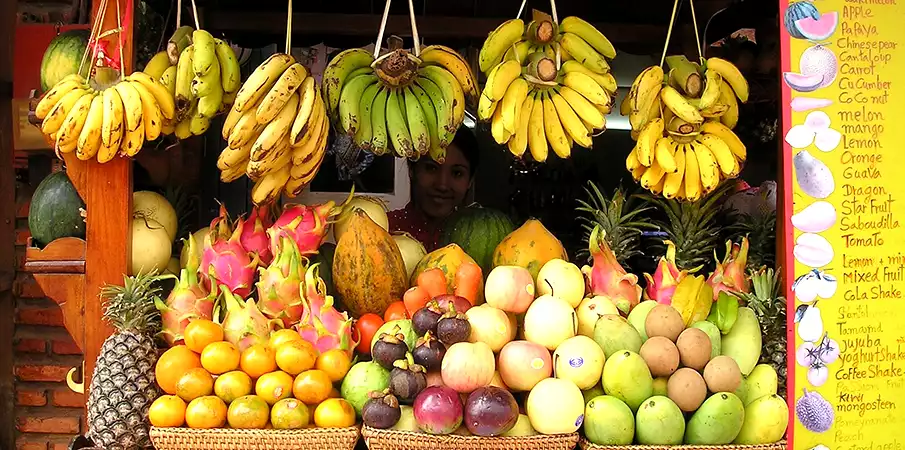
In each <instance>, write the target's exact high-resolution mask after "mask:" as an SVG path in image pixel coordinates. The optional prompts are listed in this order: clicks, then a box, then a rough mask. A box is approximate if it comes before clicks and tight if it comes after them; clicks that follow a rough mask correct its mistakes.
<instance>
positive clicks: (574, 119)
mask: <svg viewBox="0 0 905 450" xmlns="http://www.w3.org/2000/svg"><path fill="white" fill-rule="evenodd" d="M550 99H551V101H552V102H553V106H554V107H555V109H556V115H557V116H559V117H558V119H557V120H559V122H560V123H561V124H562V127H563V129H565V130H566V132H567V133H568V134H569V136H570V137H571V138H572V139H573V140H574V141H575V143H576V144H578V145H580V146H582V147H584V148H591V146H592V145H593V144H594V140H593V139H592V138H591V133H590V130H588V129H587V127H585V125H584V123H582V121H581V118H579V117H578V114H575V111H574V110H573V109H572V107H571V106H569V103H568V102H567V101H566V100H565V99H564V98H563V97H562V95H560V94H559V93H558V92H556V91H551V92H550ZM546 115H547V111H546V110H544V116H545V117H546ZM570 147H571V146H570ZM553 149H554V150H556V147H555V146H554V147H553ZM569 153H571V150H570V152H569ZM557 154H558V155H560V157H561V158H567V157H568V155H567V156H565V157H564V156H562V155H561V154H560V153H559V152H557Z"/></svg>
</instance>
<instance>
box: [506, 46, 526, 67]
mask: <svg viewBox="0 0 905 450" xmlns="http://www.w3.org/2000/svg"><path fill="white" fill-rule="evenodd" d="M530 49H531V41H519V42H516V43H515V44H513V45H512V46H510V47H509V50H506V54H505V55H504V56H503V59H504V60H506V61H508V60H511V59H514V60H516V61H518V62H519V64H522V63H524V62H525V61H526V60H527V59H528V55H529V51H530Z"/></svg>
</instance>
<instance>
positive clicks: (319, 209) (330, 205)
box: [267, 190, 354, 256]
mask: <svg viewBox="0 0 905 450" xmlns="http://www.w3.org/2000/svg"><path fill="white" fill-rule="evenodd" d="M353 192H354V190H353ZM351 199H352V193H350V194H349V198H348V199H346V201H345V202H344V203H343V204H342V205H339V206H337V205H336V202H334V201H333V200H330V201H328V202H326V203H321V204H319V205H314V206H307V205H300V204H295V203H293V204H288V205H285V206H284V207H283V213H282V214H280V217H279V218H278V219H277V221H276V222H275V223H274V224H273V226H272V227H271V228H270V229H269V230H267V235H268V236H270V248H271V250H272V251H273V253H274V254H276V252H277V251H278V247H279V243H280V237H282V236H289V237H290V238H292V240H293V241H295V243H296V245H297V246H298V249H299V253H301V254H302V255H303V256H306V255H313V254H316V253H317V249H318V248H320V246H321V244H323V243H324V239H326V237H327V232H328V231H329V225H330V222H329V220H330V218H332V217H334V216H336V215H339V213H341V212H342V209H343V206H345V205H346V204H347V203H349V200H351Z"/></svg>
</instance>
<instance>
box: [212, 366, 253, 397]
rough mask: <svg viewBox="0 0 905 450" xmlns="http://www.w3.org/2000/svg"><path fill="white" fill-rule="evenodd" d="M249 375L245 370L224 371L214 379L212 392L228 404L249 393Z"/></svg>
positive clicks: (250, 386)
mask: <svg viewBox="0 0 905 450" xmlns="http://www.w3.org/2000/svg"><path fill="white" fill-rule="evenodd" d="M251 388H252V383H251V377H250V376H248V374H247V373H245V372H240V371H238V370H234V371H232V372H226V373H224V374H223V375H220V376H218V377H217V380H216V381H214V394H215V395H216V396H217V397H220V400H223V401H224V402H226V404H227V405H228V404H230V403H232V402H233V400H235V399H237V398H239V397H243V396H246V395H248V394H251Z"/></svg>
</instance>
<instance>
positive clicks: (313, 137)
mask: <svg viewBox="0 0 905 450" xmlns="http://www.w3.org/2000/svg"><path fill="white" fill-rule="evenodd" d="M311 126H312V128H311V132H310V133H308V134H307V135H305V138H306V140H305V142H304V143H302V145H300V146H295V147H292V170H293V171H294V172H297V175H298V176H296V178H300V177H301V175H302V174H301V172H298V171H300V170H307V169H306V167H307V166H308V165H309V164H310V162H311V160H312V158H315V157H316V156H317V152H318V151H320V149H321V147H320V146H321V145H322V144H323V141H324V140H326V139H327V137H328V135H329V132H330V122H329V121H326V120H325V121H323V122H321V123H320V124H317V126H315V124H311Z"/></svg>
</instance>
